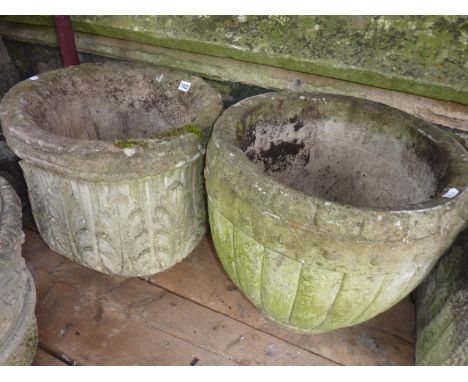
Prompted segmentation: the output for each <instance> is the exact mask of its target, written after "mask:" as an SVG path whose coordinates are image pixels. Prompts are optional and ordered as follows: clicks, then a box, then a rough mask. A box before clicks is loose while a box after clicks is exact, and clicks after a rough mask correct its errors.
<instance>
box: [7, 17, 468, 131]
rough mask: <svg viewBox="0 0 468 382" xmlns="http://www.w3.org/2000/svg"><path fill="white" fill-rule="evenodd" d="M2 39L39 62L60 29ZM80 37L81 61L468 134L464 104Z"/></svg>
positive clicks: (23, 29) (21, 30)
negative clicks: (191, 77) (146, 69)
mask: <svg viewBox="0 0 468 382" xmlns="http://www.w3.org/2000/svg"><path fill="white" fill-rule="evenodd" d="M0 34H2V35H4V36H5V38H8V39H10V41H15V42H20V41H21V42H28V43H30V45H29V50H27V51H26V53H27V54H26V56H27V58H28V59H32V60H34V58H35V56H36V54H35V52H36V51H37V52H40V51H41V50H45V49H46V46H51V47H56V46H57V38H56V36H55V30H54V28H52V27H48V26H38V25H28V24H18V23H9V22H1V21H0ZM75 36H76V43H77V47H78V50H79V52H81V58H80V59H83V58H84V59H85V60H86V61H87V60H88V59H89V58H91V57H94V58H96V57H102V56H105V57H110V58H117V59H123V60H129V61H137V62H143V63H147V64H153V65H161V66H165V67H171V68H174V69H180V70H184V71H189V72H192V73H195V74H198V75H200V76H203V77H205V78H211V79H215V80H222V81H232V82H238V83H243V84H248V85H254V86H259V87H262V88H268V89H270V90H292V91H302V92H304V91H307V92H322V93H336V94H342V95H349V96H353V97H358V98H364V99H368V100H371V101H376V102H380V103H384V104H386V105H389V106H392V107H396V108H398V109H400V110H403V111H405V112H407V113H410V114H414V115H416V116H418V117H420V118H423V119H426V120H428V121H430V122H432V123H436V124H439V125H444V126H448V127H450V128H452V129H460V130H465V131H468V106H466V105H462V104H460V103H455V102H449V101H441V100H436V99H433V98H427V97H422V96H418V95H414V94H409V93H403V92H399V91H394V90H387V89H382V88H377V87H373V86H368V85H362V84H357V83H353V82H350V81H344V80H339V79H335V78H330V77H323V76H318V75H315V74H310V73H304V72H299V71H293V70H287V69H284V68H280V67H274V66H270V65H264V64H256V63H252V62H247V61H240V60H238V59H232V58H227V57H216V56H211V55H208V54H199V53H192V52H188V51H183V50H178V49H169V48H164V47H161V46H156V45H150V44H147V43H139V42H133V41H128V40H124V39H118V38H110V37H103V36H100V35H96V34H89V33H83V32H76V33H75ZM34 44H40V45H34ZM16 47H17V46H12V44H10V45H9V46H8V49H9V50H10V51H11V54H12V55H13V57H15V58H16V55H17V49H14V48H16ZM40 53H42V52H40ZM86 53H91V54H92V55H93V56H91V55H88V57H86V56H85V55H86ZM20 55H21V52H20ZM39 55H42V54H39ZM96 55H97V56H96ZM53 56H54V57H53V59H52V61H51V62H49V60H40V62H39V63H38V65H37V67H36V70H35V71H34V70H33V71H32V73H33V74H37V73H38V72H41V71H42V70H44V69H45V68H47V67H50V66H51V65H50V64H53V65H54V64H55V63H56V62H60V57H59V55H58V54H55V55H53ZM23 61H24V60H23ZM82 62H85V61H82ZM15 63H16V60H15ZM20 64H22V63H20ZM18 66H21V67H23V64H22V65H18ZM25 69H34V65H32V67H28V65H26V68H25ZM23 71H24V70H23ZM31 75H32V74H31Z"/></svg>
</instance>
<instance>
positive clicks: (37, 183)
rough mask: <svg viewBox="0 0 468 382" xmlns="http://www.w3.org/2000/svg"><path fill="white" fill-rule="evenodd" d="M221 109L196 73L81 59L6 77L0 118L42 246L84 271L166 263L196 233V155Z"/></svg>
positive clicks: (200, 203) (192, 242) (136, 271)
mask: <svg viewBox="0 0 468 382" xmlns="http://www.w3.org/2000/svg"><path fill="white" fill-rule="evenodd" d="M182 80H184V81H187V82H190V87H189V89H188V91H183V90H179V85H180V83H181V81H182ZM221 110H222V103H221V98H220V96H219V94H218V93H216V92H215V91H214V90H213V89H212V88H211V87H209V86H208V85H207V84H206V83H205V82H204V81H203V80H202V79H200V78H198V77H194V76H191V75H189V74H184V73H181V72H176V71H172V70H168V69H161V68H156V67H152V66H142V65H137V64H127V63H105V64H84V65H80V66H76V67H71V68H67V69H61V70H57V71H52V72H48V73H44V74H41V75H40V76H39V77H33V78H31V79H29V80H26V81H23V82H22V83H20V84H18V85H16V86H15V87H14V88H12V90H10V92H9V93H8V94H7V95H6V96H5V98H4V100H3V102H2V111H1V121H2V125H3V129H4V132H5V137H6V139H7V142H8V144H9V146H10V147H11V148H12V149H13V151H14V152H15V153H16V154H17V155H18V156H19V157H20V158H22V161H21V162H20V164H21V166H22V168H23V170H24V173H25V177H26V181H27V184H28V188H29V195H30V200H31V204H32V208H33V214H34V217H35V220H36V223H37V226H38V228H39V231H40V233H41V236H42V237H43V239H44V240H45V241H46V243H47V244H48V245H49V246H50V247H51V248H52V249H53V250H55V251H57V252H59V253H61V254H63V255H65V256H67V257H69V258H70V259H72V260H74V261H76V262H78V263H81V264H83V265H85V266H87V267H90V268H93V269H95V270H98V271H101V272H105V273H111V274H119V275H124V276H136V275H149V274H153V273H156V272H159V271H162V270H164V269H167V268H169V267H171V266H172V265H174V264H175V263H177V262H178V261H180V260H182V259H183V258H184V257H185V256H187V255H188V254H189V253H190V252H191V251H192V249H193V248H194V247H195V246H196V245H197V244H198V242H199V240H200V239H201V238H202V237H203V234H204V232H205V229H206V223H205V220H206V211H205V205H204V195H203V194H204V190H203V178H202V173H201V172H202V165H203V161H204V155H203V154H204V151H205V150H204V147H205V145H206V142H207V140H208V137H209V135H210V133H211V128H212V125H213V122H214V120H215V119H216V118H217V116H218V115H219V113H220V112H221Z"/></svg>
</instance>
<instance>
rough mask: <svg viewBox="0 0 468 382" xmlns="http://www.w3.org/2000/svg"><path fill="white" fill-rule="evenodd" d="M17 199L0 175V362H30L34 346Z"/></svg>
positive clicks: (31, 291) (32, 292)
mask: <svg viewBox="0 0 468 382" xmlns="http://www.w3.org/2000/svg"><path fill="white" fill-rule="evenodd" d="M21 225H22V222H21V203H20V200H19V198H18V196H17V195H16V193H15V191H14V190H13V188H12V187H11V186H10V185H9V184H8V182H7V181H6V180H5V178H3V177H0V365H30V364H31V363H32V361H33V359H34V355H35V354H36V348H37V324H36V317H35V315H34V307H35V305H36V289H35V287H34V281H33V279H32V277H31V274H30V273H29V271H28V269H27V268H26V264H25V262H24V259H23V257H22V256H21V244H23V242H24V233H23V231H22V230H21Z"/></svg>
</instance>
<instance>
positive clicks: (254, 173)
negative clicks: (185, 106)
mask: <svg viewBox="0 0 468 382" xmlns="http://www.w3.org/2000/svg"><path fill="white" fill-rule="evenodd" d="M467 159H468V158H467V154H466V152H465V151H464V149H463V147H462V146H461V145H460V144H459V143H458V142H456V141H455V140H454V139H452V138H451V137H450V136H448V135H446V134H445V133H444V132H442V131H440V130H439V129H437V128H436V127H434V126H433V125H431V124H429V123H427V122H425V121H422V120H420V119H417V118H415V117H413V116H410V115H408V114H406V113H403V112H400V111H398V110H396V109H393V108H390V107H387V106H384V105H382V104H376V103H372V102H369V101H364V100H360V99H356V98H351V97H344V96H337V95H326V94H310V93H309V94H305V93H304V94H300V93H269V94H264V95H259V96H256V97H252V98H248V99H245V100H243V101H241V102H240V103H238V104H236V105H234V106H232V107H230V108H229V109H228V110H226V111H225V112H224V113H223V115H222V116H221V117H220V118H219V119H218V121H217V122H216V125H215V128H214V131H213V135H212V138H211V141H210V144H209V145H208V153H207V166H206V170H205V177H206V185H207V190H208V204H209V213H210V225H211V230H212V235H213V239H214V243H215V247H216V250H217V252H218V255H219V257H220V259H221V262H222V264H223V266H224V268H225V270H226V272H227V273H228V274H229V276H230V277H231V278H232V280H233V281H234V282H235V284H236V285H237V286H238V287H239V288H240V289H241V290H242V291H243V292H244V293H245V295H246V296H247V297H248V298H249V299H250V300H251V301H252V302H253V303H254V304H255V305H256V306H257V307H258V308H259V309H260V310H261V311H263V312H264V313H265V315H266V316H267V317H269V318H271V319H273V320H275V321H277V322H279V323H281V324H283V325H286V326H288V327H290V328H292V329H297V330H300V331H304V332H309V333H317V332H323V331H328V330H332V329H336V328H340V327H345V326H350V325H354V324H357V323H359V322H362V321H365V320H367V319H370V318H372V317H374V316H375V315H377V314H379V313H380V312H383V311H384V310H386V309H388V308H389V307H391V306H392V305H394V304H395V303H396V302H398V301H399V300H401V299H402V298H403V297H404V296H406V295H407V294H408V293H409V292H410V291H411V290H412V289H413V288H414V287H415V286H416V285H417V284H418V283H419V282H420V281H421V280H422V279H423V278H424V277H425V276H426V275H427V274H428V272H429V271H430V269H431V268H432V266H433V265H434V263H435V262H436V261H437V259H438V258H439V257H440V256H441V254H442V253H443V252H444V251H445V250H446V249H447V248H448V246H449V245H450V244H451V242H452V241H453V240H454V238H455V236H456V235H457V233H458V232H459V231H460V230H461V228H462V226H463V225H464V224H465V223H466V221H467V217H468V216H467V214H468V192H467V185H468V161H467ZM449 190H450V192H448V191H449ZM447 192H448V193H447ZM455 194H456V195H455ZM443 195H445V196H443Z"/></svg>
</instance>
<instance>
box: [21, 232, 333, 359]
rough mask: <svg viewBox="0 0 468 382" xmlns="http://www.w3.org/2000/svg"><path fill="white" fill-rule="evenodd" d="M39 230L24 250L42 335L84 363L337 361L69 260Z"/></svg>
mask: <svg viewBox="0 0 468 382" xmlns="http://www.w3.org/2000/svg"><path fill="white" fill-rule="evenodd" d="M34 236H37V234H36V233H34V232H32V231H27V243H26V244H25V248H24V256H25V258H26V261H27V264H28V267H29V269H30V271H31V272H32V274H33V277H34V279H35V282H36V288H37V296H38V304H37V308H36V313H37V319H38V325H39V336H40V341H41V342H43V343H44V344H46V345H47V346H51V347H53V348H55V349H60V352H62V353H63V354H64V355H65V356H66V357H67V358H68V359H71V360H73V361H75V362H77V363H79V364H83V365H90V364H93V365H189V364H192V363H194V361H195V362H196V364H197V365H333V364H336V363H335V362H333V361H331V360H328V359H326V358H325V357H322V356H319V355H316V354H314V353H313V352H311V351H309V350H307V349H303V348H301V347H298V346H295V345H293V344H290V343H289V342H287V341H284V340H282V339H279V338H277V337H275V336H272V335H270V334H268V333H266V332H263V331H259V330H257V329H255V328H253V327H251V326H250V325H247V324H244V323H242V322H240V321H238V320H235V319H233V318H230V317H228V316H226V315H224V314H221V313H218V312H215V311H213V310H212V309H208V308H206V307H204V306H202V305H200V304H198V303H196V302H192V301H190V300H189V299H187V298H184V297H180V296H177V295H176V294H174V293H172V292H169V291H166V290H164V289H162V288H160V287H158V286H156V285H154V284H151V283H149V282H147V281H145V280H142V279H138V278H122V277H115V276H108V275H104V274H100V273H98V272H95V271H92V270H90V269H87V268H84V267H82V266H80V265H78V264H75V263H72V262H70V261H69V260H67V259H66V258H64V257H62V256H60V255H58V254H56V253H54V252H52V251H51V250H50V249H48V248H46V247H45V246H43V247H42V248H38V246H37V244H38V243H37V237H36V238H34ZM29 243H31V247H30V245H29ZM219 271H220V272H221V270H219ZM197 360H198V361H197Z"/></svg>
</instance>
